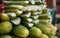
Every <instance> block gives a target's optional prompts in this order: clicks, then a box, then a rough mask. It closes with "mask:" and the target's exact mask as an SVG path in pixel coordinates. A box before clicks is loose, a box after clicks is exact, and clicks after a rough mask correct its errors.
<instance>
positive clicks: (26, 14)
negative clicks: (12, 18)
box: [21, 12, 31, 18]
mask: <svg viewBox="0 0 60 38" xmlns="http://www.w3.org/2000/svg"><path fill="white" fill-rule="evenodd" d="M30 16H31V13H30V12H29V13H25V14H22V15H21V17H23V18H29V17H30Z"/></svg>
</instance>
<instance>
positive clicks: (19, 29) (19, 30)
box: [13, 25, 29, 37]
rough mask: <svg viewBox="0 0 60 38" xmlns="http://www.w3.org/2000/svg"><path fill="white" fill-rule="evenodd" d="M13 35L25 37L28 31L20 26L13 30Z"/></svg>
mask: <svg viewBox="0 0 60 38" xmlns="http://www.w3.org/2000/svg"><path fill="white" fill-rule="evenodd" d="M13 33H14V34H15V35H16V36H18V37H27V36H28V35H29V31H28V29H27V28H26V27H24V26H22V25H18V26H16V27H15V28H14V29H13Z"/></svg>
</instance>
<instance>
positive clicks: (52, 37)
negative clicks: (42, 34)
mask: <svg viewBox="0 0 60 38" xmlns="http://www.w3.org/2000/svg"><path fill="white" fill-rule="evenodd" d="M49 38H58V37H57V36H54V35H49Z"/></svg>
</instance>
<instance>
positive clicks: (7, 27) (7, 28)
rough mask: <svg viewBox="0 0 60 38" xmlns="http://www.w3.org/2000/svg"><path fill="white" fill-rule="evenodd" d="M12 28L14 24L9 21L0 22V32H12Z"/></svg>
mask: <svg viewBox="0 0 60 38" xmlns="http://www.w3.org/2000/svg"><path fill="white" fill-rule="evenodd" d="M11 30H12V24H11V23H10V22H8V21H4V22H2V23H0V34H7V33H9V32H11Z"/></svg>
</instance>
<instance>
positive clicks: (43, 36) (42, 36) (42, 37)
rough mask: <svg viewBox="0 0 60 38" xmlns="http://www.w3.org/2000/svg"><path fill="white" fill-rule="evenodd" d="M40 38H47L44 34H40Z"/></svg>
mask: <svg viewBox="0 0 60 38" xmlns="http://www.w3.org/2000/svg"><path fill="white" fill-rule="evenodd" d="M40 38H49V37H48V36H47V35H46V34H42V35H41V36H40Z"/></svg>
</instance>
